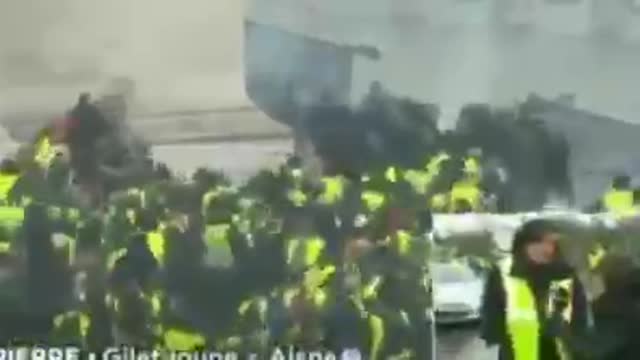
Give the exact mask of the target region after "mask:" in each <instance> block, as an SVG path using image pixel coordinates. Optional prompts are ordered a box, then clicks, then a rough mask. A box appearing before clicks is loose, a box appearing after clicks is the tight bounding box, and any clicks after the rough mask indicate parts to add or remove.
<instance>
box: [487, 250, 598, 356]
mask: <svg viewBox="0 0 640 360" xmlns="http://www.w3.org/2000/svg"><path fill="white" fill-rule="evenodd" d="M511 275H513V276H517V277H521V278H525V279H527V281H528V283H529V286H530V287H531V288H532V290H533V293H534V296H535V297H536V300H537V304H538V309H537V312H538V317H539V319H540V324H541V326H543V329H542V330H541V336H540V343H539V349H540V359H541V360H559V356H558V354H557V350H556V345H555V342H554V339H553V338H552V337H550V336H549V335H547V334H546V333H547V332H546V329H544V324H546V322H547V319H546V315H544V314H545V313H546V309H545V307H546V304H547V299H548V289H549V285H550V283H551V281H554V280H560V279H566V278H573V279H574V284H575V287H574V292H573V297H572V299H571V303H572V307H573V320H572V322H571V327H572V328H574V329H576V330H580V331H581V330H583V329H585V328H586V326H587V312H588V310H587V300H586V296H585V293H584V288H583V287H582V285H581V283H580V281H579V280H578V279H577V277H576V276H575V273H574V272H573V271H572V269H571V268H570V267H568V266H566V265H560V264H559V265H555V266H550V267H549V268H548V269H545V270H544V271H538V270H534V269H532V268H527V266H526V265H521V264H518V263H517V262H516V263H514V266H513V267H512V270H511ZM505 310H506V299H505V292H504V287H503V284H502V275H501V273H500V269H499V268H497V267H496V268H495V269H493V271H491V273H490V274H489V277H488V279H487V284H486V288H485V294H484V299H483V306H482V319H483V321H482V327H481V335H480V336H481V338H482V339H483V340H485V342H486V343H487V345H489V346H491V345H498V346H499V347H500V351H499V359H500V360H512V359H513V356H514V355H513V350H512V346H511V339H510V337H509V335H508V334H507V331H506V319H505V315H506V314H505Z"/></svg>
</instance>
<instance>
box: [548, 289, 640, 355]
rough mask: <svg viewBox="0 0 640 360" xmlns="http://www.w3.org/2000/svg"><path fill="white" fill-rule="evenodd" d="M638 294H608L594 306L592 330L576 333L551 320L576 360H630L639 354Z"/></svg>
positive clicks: (570, 328)
mask: <svg viewBox="0 0 640 360" xmlns="http://www.w3.org/2000/svg"><path fill="white" fill-rule="evenodd" d="M639 295H640V294H631V293H615V292H607V293H604V294H603V295H602V296H600V297H599V298H598V299H596V301H594V303H593V319H594V328H593V329H589V331H588V332H585V331H582V332H580V331H575V329H573V328H572V327H571V326H567V324H564V323H563V322H559V321H558V320H559V319H554V320H555V321H554V323H555V324H559V325H560V326H557V325H552V326H554V327H556V329H555V330H556V331H557V334H559V335H561V336H563V338H564V339H565V341H566V343H567V344H569V347H570V348H571V350H572V351H573V352H574V353H575V354H576V358H577V359H594V360H631V359H637V358H638V356H639V354H640V342H639V341H638V334H640V296H639Z"/></svg>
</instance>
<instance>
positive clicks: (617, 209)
mask: <svg viewBox="0 0 640 360" xmlns="http://www.w3.org/2000/svg"><path fill="white" fill-rule="evenodd" d="M603 205H604V208H605V210H606V211H607V212H611V213H614V214H616V215H621V216H622V215H630V214H632V213H633V212H634V210H635V209H634V206H633V191H631V190H615V189H611V190H609V191H608V192H607V193H606V194H605V195H604V199H603Z"/></svg>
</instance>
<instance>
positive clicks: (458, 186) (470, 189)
mask: <svg viewBox="0 0 640 360" xmlns="http://www.w3.org/2000/svg"><path fill="white" fill-rule="evenodd" d="M460 201H465V202H467V203H468V204H469V205H470V206H471V210H472V211H474V212H475V211H480V209H481V203H482V191H481V190H480V189H479V188H478V186H477V185H476V184H474V183H471V182H467V181H458V182H456V183H455V184H453V188H452V189H451V199H450V202H449V211H450V212H456V211H457V210H458V208H457V206H458V205H457V204H458V203H459V202H460Z"/></svg>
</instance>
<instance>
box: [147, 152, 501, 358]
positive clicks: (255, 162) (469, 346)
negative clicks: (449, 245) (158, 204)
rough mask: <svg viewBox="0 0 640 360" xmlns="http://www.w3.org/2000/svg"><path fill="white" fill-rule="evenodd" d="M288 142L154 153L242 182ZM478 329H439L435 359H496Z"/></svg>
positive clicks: (280, 155)
mask: <svg viewBox="0 0 640 360" xmlns="http://www.w3.org/2000/svg"><path fill="white" fill-rule="evenodd" d="M291 149H292V143H291V141H283V140H273V141H261V142H246V143H218V144H190V145H162V146H156V147H154V148H153V154H154V157H155V158H156V159H158V160H159V161H162V162H165V163H166V164H167V165H169V167H170V168H172V169H176V170H177V171H180V172H182V173H184V174H185V175H189V174H190V173H191V172H193V170H195V169H196V168H198V167H201V166H207V167H212V168H218V169H222V170H224V171H225V172H226V173H228V174H229V175H230V176H231V177H232V178H233V179H234V180H235V181H243V180H245V179H247V177H249V176H251V175H252V174H254V173H255V172H257V171H258V170H260V169H262V168H265V167H274V166H277V165H278V164H280V163H281V161H282V160H283V159H284V158H285V157H286V155H287V154H288V153H290V152H291ZM476 334H477V329H476V328H475V327H473V326H471V327H468V326H465V327H443V328H440V329H439V330H438V344H437V346H438V358H437V360H495V359H496V358H497V356H496V355H495V354H493V353H492V352H491V351H488V350H487V349H486V348H485V347H484V344H483V343H482V342H481V341H480V340H479V339H478V338H477V336H476Z"/></svg>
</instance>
